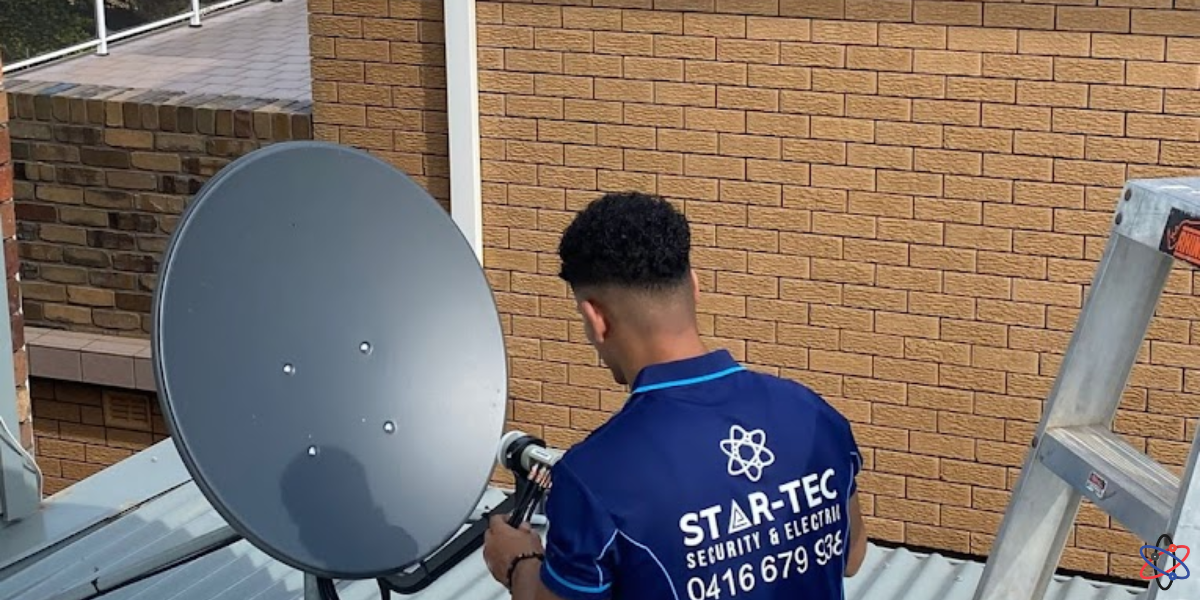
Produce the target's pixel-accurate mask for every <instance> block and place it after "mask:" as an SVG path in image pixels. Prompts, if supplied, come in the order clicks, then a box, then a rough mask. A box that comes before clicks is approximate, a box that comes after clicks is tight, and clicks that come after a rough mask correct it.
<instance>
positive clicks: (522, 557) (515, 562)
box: [507, 552, 543, 590]
mask: <svg viewBox="0 0 1200 600" xmlns="http://www.w3.org/2000/svg"><path fill="white" fill-rule="evenodd" d="M530 558H536V559H538V560H543V556H542V553H541V552H526V553H525V554H521V555H519V556H517V557H516V558H514V559H513V560H512V562H511V563H509V564H508V578H507V579H508V589H510V590H511V589H512V583H513V582H512V578H513V573H516V571H517V565H519V564H521V561H523V560H526V559H530Z"/></svg>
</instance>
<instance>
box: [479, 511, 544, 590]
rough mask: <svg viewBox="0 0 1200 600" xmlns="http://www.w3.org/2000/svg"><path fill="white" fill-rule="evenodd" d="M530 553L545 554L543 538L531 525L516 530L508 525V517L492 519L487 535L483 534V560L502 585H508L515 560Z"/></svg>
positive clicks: (494, 517)
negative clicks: (509, 573)
mask: <svg viewBox="0 0 1200 600" xmlns="http://www.w3.org/2000/svg"><path fill="white" fill-rule="evenodd" d="M529 552H543V548H542V538H541V537H539V536H538V534H537V533H534V531H533V529H532V528H531V527H530V526H529V523H522V524H521V527H520V528H514V527H512V526H510V525H509V524H508V515H494V516H493V517H492V518H491V521H490V522H489V524H488V530H487V533H485V534H483V560H484V562H485V563H487V567H488V571H491V573H492V577H493V578H495V579H496V581H498V582H500V585H503V586H507V585H508V583H509V582H508V568H509V567H510V566H511V565H512V561H513V559H515V558H516V557H518V556H520V555H522V554H526V553H529ZM529 561H534V562H536V559H527V560H526V561H525V562H529ZM522 566H524V564H522Z"/></svg>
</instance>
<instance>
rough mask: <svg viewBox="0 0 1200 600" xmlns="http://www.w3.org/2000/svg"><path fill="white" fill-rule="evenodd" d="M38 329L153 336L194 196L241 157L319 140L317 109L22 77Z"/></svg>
mask: <svg viewBox="0 0 1200 600" xmlns="http://www.w3.org/2000/svg"><path fill="white" fill-rule="evenodd" d="M12 92H13V93H12V95H11V97H10V98H9V110H10V112H11V114H12V118H13V122H12V137H13V154H14V162H15V166H16V200H17V213H18V217H19V218H20V236H21V258H22V261H23V262H22V281H23V283H22V287H23V292H24V294H25V312H26V319H27V320H28V321H29V323H30V324H31V325H38V326H43V327H49V328H59V329H70V330H71V331H77V332H103V333H109V334H113V335H123V336H134V337H144V336H145V335H147V334H148V333H149V331H150V305H151V294H152V292H153V289H154V283H155V273H156V271H157V268H158V261H159V258H160V257H161V254H162V252H163V250H165V248H166V244H167V240H168V238H169V236H170V233H171V231H172V230H173V229H174V226H175V223H176V222H177V221H178V219H179V215H180V213H181V212H182V210H183V207H184V205H185V203H186V202H187V199H188V198H190V197H191V195H192V194H194V193H196V192H197V191H198V190H199V189H200V186H201V185H203V184H204V182H205V181H207V180H208V178H209V177H211V176H212V175H213V174H214V173H216V172H217V171H218V170H220V169H221V168H222V167H224V166H225V165H226V164H228V163H229V162H230V161H232V160H233V159H235V158H237V157H239V156H242V155H243V154H246V153H248V152H250V151H252V150H255V149H257V148H260V147H262V146H263V145H266V144H270V143H273V142H276V141H283V140H295V139H310V138H311V137H312V120H311V119H312V117H311V114H310V107H309V105H308V103H306V102H292V101H279V102H275V103H270V102H268V101H264V100H254V99H249V98H237V97H212V96H198V95H191V96H189V95H187V94H183V93H178V92H158V91H152V90H151V91H145V90H141V91H139V90H121V89H111V88H100V87H97V86H70V85H64V84H54V83H39V82H23V83H21V84H19V85H18V86H16V87H14V88H13V90H12Z"/></svg>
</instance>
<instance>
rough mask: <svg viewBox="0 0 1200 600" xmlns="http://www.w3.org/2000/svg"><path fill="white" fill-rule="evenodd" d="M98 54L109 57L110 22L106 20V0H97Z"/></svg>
mask: <svg viewBox="0 0 1200 600" xmlns="http://www.w3.org/2000/svg"><path fill="white" fill-rule="evenodd" d="M95 6H96V11H95V12H96V38H97V40H99V42H100V43H99V44H97V45H96V54H99V55H100V56H108V20H107V19H105V18H104V0H96V4H95Z"/></svg>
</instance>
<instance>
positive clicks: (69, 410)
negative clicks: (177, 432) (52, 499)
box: [30, 378, 168, 495]
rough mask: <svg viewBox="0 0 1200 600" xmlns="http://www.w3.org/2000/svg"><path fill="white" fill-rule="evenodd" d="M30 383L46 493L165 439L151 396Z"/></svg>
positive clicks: (93, 387)
mask: <svg viewBox="0 0 1200 600" xmlns="http://www.w3.org/2000/svg"><path fill="white" fill-rule="evenodd" d="M30 385H31V389H32V390H33V414H34V417H35V420H34V430H35V431H36V434H37V444H38V466H39V467H41V469H42V474H43V475H44V476H45V483H44V486H43V487H44V492H45V494H46V495H50V494H54V493H56V492H59V491H61V490H62V489H64V488H66V487H68V486H70V485H71V484H74V483H76V482H79V481H81V480H83V479H84V478H86V477H88V476H91V475H93V474H95V473H97V472H98V471H100V470H101V469H103V468H105V467H109V466H111V465H114V464H116V463H117V462H119V461H121V460H123V459H125V458H128V457H130V456H132V455H133V454H134V453H135V452H137V451H139V450H144V449H146V448H148V447H149V446H150V445H152V444H154V443H155V442H159V441H161V440H164V439H166V438H167V436H168V431H167V427H166V423H164V422H163V418H162V412H161V410H160V408H159V405H158V400H157V398H156V397H155V395H154V394H153V393H152V392H142V391H136V390H125V389H117V388H111V387H105V386H99V385H92V384H86V383H75V382H67V381H54V380H51V379H41V378H34V379H33V380H32V382H31V384H30Z"/></svg>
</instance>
